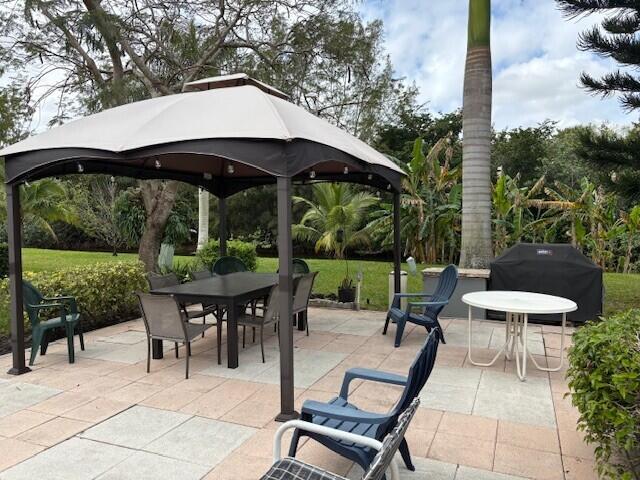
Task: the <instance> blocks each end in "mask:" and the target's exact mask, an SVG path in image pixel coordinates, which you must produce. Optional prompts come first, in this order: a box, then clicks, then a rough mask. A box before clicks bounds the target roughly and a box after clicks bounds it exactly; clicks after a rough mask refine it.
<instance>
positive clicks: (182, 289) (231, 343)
mask: <svg viewBox="0 0 640 480" xmlns="http://www.w3.org/2000/svg"><path fill="white" fill-rule="evenodd" d="M277 283H278V275H277V274H276V273H254V272H236V273H229V274H227V275H215V276H213V277H211V278H205V279H202V280H194V281H192V282H188V283H183V284H181V285H173V286H170V287H164V288H157V289H154V290H151V292H150V293H153V294H156V295H173V296H175V297H176V299H177V300H178V301H179V302H181V303H203V304H216V305H220V306H225V307H226V308H227V366H228V367H229V368H237V367H238V315H239V314H241V313H242V310H243V309H244V308H245V307H246V305H247V303H249V302H250V301H251V300H255V299H258V298H264V297H266V296H267V295H268V294H269V291H270V290H271V288H272V287H273V286H274V285H276V284H277ZM152 348H153V358H156V359H157V358H162V355H163V346H162V340H154V341H153V345H152Z"/></svg>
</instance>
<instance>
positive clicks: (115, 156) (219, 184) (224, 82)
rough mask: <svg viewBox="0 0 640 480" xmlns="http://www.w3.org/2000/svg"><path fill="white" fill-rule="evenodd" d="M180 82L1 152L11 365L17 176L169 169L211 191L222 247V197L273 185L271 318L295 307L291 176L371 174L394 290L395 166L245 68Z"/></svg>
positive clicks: (285, 386)
mask: <svg viewBox="0 0 640 480" xmlns="http://www.w3.org/2000/svg"><path fill="white" fill-rule="evenodd" d="M188 90H191V91H188V92H185V93H181V94H177V95H171V96H166V97H158V98H153V99H150V100H143V101H139V102H134V103H130V104H127V105H123V106H120V107H116V108H111V109H108V110H105V111H102V112H100V113H97V114H94V115H90V116H87V117H84V118H81V119H79V120H76V121H73V122H69V123H67V124H65V125H62V126H59V127H56V128H53V129H51V130H49V131H47V132H44V133H41V134H39V135H34V136H32V137H29V138H27V139H26V140H23V141H21V142H18V143H16V144H14V145H11V146H9V147H7V148H5V149H3V150H2V151H0V156H3V157H4V158H5V168H6V177H5V178H6V192H7V211H8V215H7V231H8V243H9V279H10V294H11V301H10V326H11V347H12V355H13V366H12V368H11V369H10V370H9V372H8V373H10V374H13V375H20V374H23V373H26V372H28V371H29V368H28V367H27V366H26V364H25V338H24V320H23V312H22V282H21V278H22V258H21V244H22V234H21V213H20V195H19V192H20V190H19V186H20V184H22V183H24V182H27V181H34V180H38V179H42V178H45V177H52V176H60V175H65V174H77V173H102V174H111V175H117V176H127V177H133V178H138V179H172V180H178V181H182V182H186V183H189V184H192V185H195V186H198V187H201V188H203V189H205V190H207V191H209V192H210V193H211V194H213V195H215V196H216V197H218V199H219V215H220V222H219V224H220V231H219V236H220V250H221V253H222V254H223V255H224V254H225V250H226V238H227V227H226V226H227V222H226V208H225V199H226V198H227V197H229V196H230V195H233V194H235V193H237V192H240V191H242V190H245V189H247V188H251V187H254V186H257V185H266V184H273V183H275V184H276V185H277V205H278V257H279V270H278V271H279V289H280V298H284V299H287V301H284V302H281V305H280V318H291V317H292V315H291V312H292V289H293V281H292V240H291V190H292V183H294V182H295V183H312V182H318V181H332V182H353V183H359V184H364V185H370V186H373V187H376V188H378V189H380V190H383V191H388V192H390V193H391V194H392V195H393V207H394V209H393V212H394V213H393V225H394V237H393V238H394V246H393V251H394V273H395V276H394V285H395V291H396V292H398V291H399V290H400V192H401V179H402V176H403V172H402V170H401V169H400V168H399V167H398V166H397V165H396V164H395V163H394V162H392V161H391V160H389V159H388V158H387V157H385V156H384V155H382V154H381V153H379V152H377V151H376V150H374V149H373V148H371V147H369V146H368V145H366V144H365V143H363V142H362V141H360V140H358V139H357V138H355V137H353V136H352V135H350V134H348V133H346V132H344V131H343V130H341V129H339V128H337V127H335V126H333V125H331V124H329V123H328V122H326V121H324V120H322V119H320V118H318V117H316V116H314V115H312V114H311V113H309V112H307V111H306V110H304V109H302V108H300V107H298V106H296V105H294V104H293V103H291V102H289V101H287V96H286V95H285V94H284V93H282V92H280V91H278V90H276V89H275V88H273V87H270V86H268V85H265V84H263V83H261V82H258V81H256V80H254V79H251V78H250V77H248V76H247V75H244V74H236V75H228V76H224V77H214V78H208V79H203V80H198V81H196V82H192V83H191V84H189V85H188ZM283 326H287V328H282V329H281V335H280V385H281V413H280V416H279V419H280V420H286V419H290V418H293V417H295V416H296V412H295V409H294V382H293V380H294V377H293V331H292V323H291V322H284V323H283Z"/></svg>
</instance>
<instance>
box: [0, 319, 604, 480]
mask: <svg viewBox="0 0 640 480" xmlns="http://www.w3.org/2000/svg"><path fill="white" fill-rule="evenodd" d="M309 321H310V330H311V335H310V336H309V337H307V336H306V335H305V334H304V332H298V331H297V330H295V331H294V332H295V337H294V341H295V385H296V392H295V394H296V404H297V406H298V408H299V407H300V405H301V404H302V402H303V401H304V400H306V399H315V400H327V399H329V398H331V397H332V396H335V394H336V393H337V392H338V390H339V389H340V385H341V382H342V376H343V374H344V372H345V370H347V369H348V368H351V367H354V366H363V367H370V368H380V369H383V370H388V371H393V372H398V373H403V374H406V372H407V368H408V366H409V364H410V363H411V361H412V359H413V356H414V354H415V352H416V350H417V348H418V347H419V345H421V343H422V342H423V341H424V339H425V332H424V329H422V328H415V327H413V326H411V327H409V328H408V329H407V335H406V337H405V340H404V341H403V343H402V346H401V347H400V348H397V349H396V348H394V347H393V334H395V330H394V328H393V327H391V331H390V335H387V336H383V335H382V334H381V330H382V326H383V323H384V314H383V313H381V312H369V311H361V312H352V311H342V310H325V309H311V310H310V312H309ZM443 326H444V328H445V337H446V340H447V344H446V345H441V346H440V349H439V352H438V359H437V365H436V368H435V369H434V372H433V374H432V376H431V378H430V379H429V381H428V382H427V385H426V386H425V389H424V390H423V392H422V394H421V399H422V404H421V408H420V409H419V411H418V413H417V415H416V417H415V418H414V420H413V422H412V425H411V427H410V429H409V431H408V432H407V440H408V442H409V446H410V449H411V451H412V454H413V456H414V459H415V464H416V468H417V469H416V472H408V471H407V470H406V469H405V468H404V466H402V467H401V468H400V471H401V473H402V478H403V479H404V480H412V479H425V478H429V479H433V480H440V479H442V480H471V479H474V480H500V479H502V480H507V479H517V478H534V479H550V480H553V479H567V480H571V479H581V480H588V479H590V478H597V476H596V475H595V473H594V471H593V449H592V448H591V447H589V446H587V445H586V444H585V443H584V442H583V440H582V436H581V434H580V433H579V432H577V431H576V421H577V412H576V410H575V408H574V407H572V405H571V401H570V399H569V398H565V397H564V393H565V392H566V391H567V385H566V382H565V380H564V372H557V373H546V372H540V371H537V370H535V369H533V368H530V369H529V371H528V379H527V381H526V382H520V381H518V379H517V377H516V375H515V365H514V362H513V361H512V362H507V361H504V360H501V361H499V362H497V364H496V365H494V366H492V367H490V368H479V367H475V366H472V365H471V364H470V363H469V361H468V359H467V351H466V341H467V323H466V321H464V320H445V321H443ZM209 332H211V333H209ZM209 332H208V333H207V336H206V337H205V338H204V339H201V340H197V341H196V342H194V344H193V345H192V353H193V356H192V358H191V372H192V375H191V378H190V379H189V380H185V379H184V349H181V355H180V358H179V359H176V358H175V356H174V354H173V352H172V350H173V346H167V347H166V348H167V354H166V355H165V358H164V359H162V360H152V363H151V373H149V374H147V373H146V371H145V363H146V341H145V334H144V326H143V324H142V322H141V321H140V320H136V321H131V322H126V323H122V324H119V325H115V326H112V327H108V328H104V329H101V330H97V331H94V332H90V333H88V334H86V335H85V339H86V351H84V352H80V351H77V352H76V363H75V364H69V363H67V358H66V351H65V345H64V344H63V343H62V342H56V343H54V344H52V345H51V346H50V347H49V351H48V353H47V355H46V356H42V357H41V356H39V357H38V358H37V360H36V365H35V366H34V368H33V372H31V373H28V374H26V375H23V376H20V377H11V376H8V375H4V374H0V479H1V480H5V479H6V480H13V479H26V478H39V479H42V480H47V479H61V480H85V479H86V480H89V479H101V480H105V479H129V478H131V479H146V478H166V479H172V478H180V479H185V480H189V479H200V478H204V479H207V480H213V479H220V480H231V479H234V480H239V479H257V478H260V476H261V475H262V474H263V473H264V472H265V471H266V470H267V469H268V467H269V465H270V464H271V449H272V440H273V434H274V432H275V429H276V428H277V427H278V426H279V424H278V423H276V422H275V421H274V417H275V416H276V415H277V413H278V412H279V401H280V393H279V386H278V381H279V366H278V346H277V337H275V335H273V332H269V336H268V338H266V339H265V353H266V363H264V364H263V363H262V362H261V358H260V348H259V346H258V345H253V344H251V343H250V342H249V344H248V345H247V348H245V349H240V367H239V368H237V369H234V370H230V369H227V368H226V366H225V365H217V360H216V357H217V352H216V342H215V333H213V331H212V330H209ZM474 335H475V337H474V345H475V352H474V359H478V360H480V361H482V360H485V359H489V358H490V357H492V356H493V354H494V353H495V350H494V348H496V347H497V346H498V345H499V344H500V341H501V340H502V339H503V338H504V328H503V326H502V324H500V323H497V322H482V323H477V324H476V325H475V327H474ZM247 338H248V340H250V335H248V336H247ZM568 343H570V342H568ZM223 344H224V340H223ZM529 346H530V348H531V349H532V352H533V353H534V354H535V355H537V357H536V358H537V360H538V362H539V363H542V364H545V362H547V360H548V362H549V364H550V365H555V364H556V362H557V361H558V360H559V358H557V357H558V355H560V352H559V350H558V348H559V328H558V327H548V326H544V327H541V326H538V325H532V326H530V335H529ZM545 354H546V355H545ZM223 358H225V355H224V354H223ZM10 361H11V360H10V357H9V356H4V357H0V370H1V371H3V372H4V371H6V370H7V369H8V367H9V364H10ZM400 391H401V390H400V389H399V388H397V387H392V386H382V385H377V384H373V383H369V382H361V381H356V382H353V383H352V387H351V392H352V393H351V396H350V399H352V400H353V402H354V403H355V404H357V405H358V406H360V407H362V408H365V409H369V410H372V411H386V410H388V409H389V408H391V406H392V405H393V403H394V402H395V401H396V400H397V399H398V396H399V393H400ZM285 441H288V437H287V438H286V439H285ZM299 457H300V458H302V459H303V460H306V461H308V462H310V463H314V464H316V465H319V466H322V467H326V468H328V469H329V470H331V471H333V472H336V473H339V474H342V475H347V476H348V477H349V478H353V479H358V478H359V475H360V474H361V472H362V471H361V470H360V469H359V467H355V466H353V465H352V464H351V463H350V462H348V461H346V460H344V459H342V458H340V457H338V456H336V455H334V454H333V453H331V452H329V451H328V450H326V449H325V448H324V447H322V446H320V445H319V444H317V443H315V442H313V441H310V440H305V441H303V442H302V446H301V448H300V450H299Z"/></svg>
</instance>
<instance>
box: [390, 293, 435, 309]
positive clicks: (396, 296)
mask: <svg viewBox="0 0 640 480" xmlns="http://www.w3.org/2000/svg"><path fill="white" fill-rule="evenodd" d="M412 297H416V298H417V297H419V298H431V297H433V295H432V294H431V293H424V292H421V293H394V294H393V302H392V303H391V306H392V307H396V308H400V299H401V298H412Z"/></svg>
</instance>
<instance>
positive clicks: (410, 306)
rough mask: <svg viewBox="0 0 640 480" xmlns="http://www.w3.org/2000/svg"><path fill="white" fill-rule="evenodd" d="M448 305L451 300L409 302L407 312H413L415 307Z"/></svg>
mask: <svg viewBox="0 0 640 480" xmlns="http://www.w3.org/2000/svg"><path fill="white" fill-rule="evenodd" d="M448 303H449V300H443V301H441V302H409V303H407V312H411V309H412V308H413V307H440V306H444V305H447V304H448Z"/></svg>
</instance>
